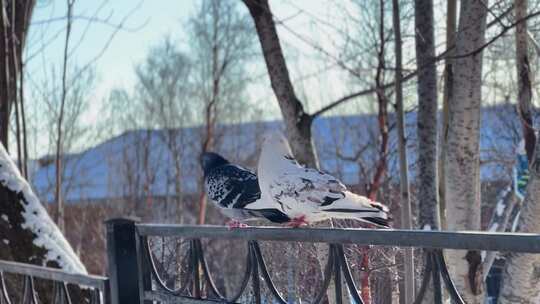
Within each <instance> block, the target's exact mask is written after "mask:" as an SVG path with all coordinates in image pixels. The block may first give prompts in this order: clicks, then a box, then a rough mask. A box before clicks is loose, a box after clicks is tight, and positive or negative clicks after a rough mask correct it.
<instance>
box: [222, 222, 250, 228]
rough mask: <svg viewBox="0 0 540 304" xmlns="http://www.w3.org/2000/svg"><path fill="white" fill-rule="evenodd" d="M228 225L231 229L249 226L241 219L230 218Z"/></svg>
mask: <svg viewBox="0 0 540 304" xmlns="http://www.w3.org/2000/svg"><path fill="white" fill-rule="evenodd" d="M226 224H227V227H228V228H229V230H231V229H235V228H246V227H249V226H248V225H246V224H244V223H242V222H240V221H239V220H230V221H228V222H227V223H226Z"/></svg>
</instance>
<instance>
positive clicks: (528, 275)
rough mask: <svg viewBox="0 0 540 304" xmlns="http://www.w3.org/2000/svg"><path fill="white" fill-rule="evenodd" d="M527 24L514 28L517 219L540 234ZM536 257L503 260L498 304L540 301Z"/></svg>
mask: <svg viewBox="0 0 540 304" xmlns="http://www.w3.org/2000/svg"><path fill="white" fill-rule="evenodd" d="M527 2H528V1H527V0H521V1H514V6H515V11H516V19H518V20H519V19H522V18H524V17H525V16H526V15H527V9H528V3H527ZM527 42H528V34H527V22H526V21H524V22H521V23H518V24H517V25H516V67H517V76H518V77H517V78H518V99H519V112H520V115H521V122H522V128H523V138H524V139H525V150H526V152H527V158H528V159H529V164H530V165H529V172H530V179H529V183H528V185H527V194H526V196H525V198H524V201H523V209H522V210H521V216H520V232H531V233H538V231H540V221H539V220H538V215H539V214H540V202H539V197H540V196H539V195H540V147H538V146H536V149H535V150H534V146H535V144H536V136H535V134H534V130H533V128H532V125H533V121H532V105H531V98H532V89H531V77H530V64H529V55H528V47H527ZM538 273H540V257H539V256H538V255H534V254H517V253H511V254H509V255H508V256H507V258H506V266H505V270H504V274H503V287H502V291H501V295H500V297H499V303H502V304H507V303H520V304H529V303H530V304H532V303H538V302H539V301H540V292H539V291H540V276H539V275H538Z"/></svg>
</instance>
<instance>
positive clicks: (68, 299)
mask: <svg viewBox="0 0 540 304" xmlns="http://www.w3.org/2000/svg"><path fill="white" fill-rule="evenodd" d="M62 289H63V290H64V297H65V299H66V302H67V303H68V304H72V302H71V296H70V295H69V289H68V286H67V284H66V282H62Z"/></svg>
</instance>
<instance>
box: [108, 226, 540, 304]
mask: <svg viewBox="0 0 540 304" xmlns="http://www.w3.org/2000/svg"><path fill="white" fill-rule="evenodd" d="M107 227H108V228H107V231H108V241H109V244H108V245H109V247H110V248H109V265H112V266H113V267H112V269H110V273H111V287H112V295H113V296H112V303H115V304H116V303H117V304H124V303H126V304H127V303H146V301H149V302H148V303H151V301H157V302H161V303H215V302H221V303H236V302H237V301H239V299H240V298H241V296H242V295H243V294H244V293H245V292H246V290H247V289H248V286H251V294H250V295H251V296H252V297H253V301H254V302H255V303H262V302H263V300H262V299H261V288H262V287H263V286H265V287H266V288H267V289H268V290H269V291H270V294H271V295H272V297H273V301H272V302H277V303H282V304H283V303H287V301H286V300H285V299H284V297H283V295H282V293H281V292H280V291H279V290H278V288H277V287H276V285H275V284H274V282H273V280H272V276H271V275H270V273H269V271H268V268H267V266H266V261H265V258H264V256H263V253H262V251H261V249H260V246H259V243H258V241H278V242H306V243H315V242H317V243H321V242H322V243H327V244H328V261H327V264H326V266H325V269H324V272H323V277H322V282H321V286H320V288H317V290H318V291H317V294H316V295H314V297H313V299H314V300H313V302H312V303H314V304H316V303H321V302H322V301H323V299H324V297H325V295H326V293H327V290H328V288H330V285H331V284H330V283H331V281H332V280H333V282H334V284H333V285H334V286H333V288H334V292H333V293H334V295H335V297H336V298H335V303H342V294H343V292H344V290H343V288H344V287H346V288H347V291H348V293H349V295H350V297H351V299H352V300H353V301H354V302H355V303H358V304H362V303H363V302H362V298H361V296H360V295H359V293H358V288H357V286H356V284H355V280H354V279H353V276H352V274H351V270H350V268H349V262H348V261H347V256H346V254H345V252H344V249H343V244H351V243H352V244H359V245H381V246H399V247H420V248H426V250H425V256H424V261H425V262H424V270H423V277H422V283H421V286H420V288H419V289H418V291H417V296H416V300H415V301H414V303H420V302H421V301H422V299H423V297H425V294H426V292H425V291H426V290H427V289H428V287H429V286H430V283H431V284H432V286H433V287H432V290H433V303H442V302H443V296H442V295H443V288H444V289H446V291H447V294H448V295H449V296H450V298H451V299H452V301H453V302H454V303H458V304H459V303H465V302H464V301H463V299H462V298H461V296H460V295H459V291H458V290H456V287H455V286H454V283H453V282H452V278H451V277H450V274H449V272H448V268H447V266H446V262H445V260H444V255H443V249H445V248H447V249H465V250H494V251H503V252H506V251H509V252H528V253H540V235H538V234H523V233H518V234H516V233H486V232H441V231H410V230H372V229H324V228H317V229H311V228H301V229H287V228H278V227H264V228H262V227H261V228H254V227H250V228H242V229H234V230H229V229H227V228H225V227H218V226H180V225H159V224H138V223H136V222H135V221H133V220H129V219H116V220H111V221H109V222H108V225H107ZM150 237H178V238H182V239H185V240H188V254H187V255H186V258H185V259H186V260H187V261H186V264H187V271H186V273H187V278H188V279H187V281H185V282H184V283H183V284H182V286H181V287H179V288H177V289H174V288H171V287H169V286H168V285H167V284H166V282H165V280H164V279H163V278H162V277H161V275H160V273H159V271H158V267H157V265H156V261H154V256H153V253H152V250H151V246H150V242H149V238H150ZM201 239H226V240H233V239H237V240H243V241H246V242H247V248H248V250H247V256H246V262H245V263H246V267H245V272H244V273H243V276H242V279H241V282H240V286H239V288H238V290H236V291H235V292H233V293H232V296H231V297H229V298H227V297H225V296H224V293H223V292H221V291H220V290H218V288H217V287H216V284H215V283H214V277H213V275H212V273H211V271H210V269H209V267H208V263H207V257H206V255H205V250H204V248H203V243H202V242H201ZM342 276H343V279H344V280H343V282H344V284H342ZM126 279H128V280H129V281H130V283H129V284H128V283H127V282H126ZM250 283H251V285H250ZM262 284H264V285H262ZM119 285H122V286H121V287H122V288H119V287H120V286H119ZM203 285H204V286H205V287H206V288H205V290H206V292H203V291H202V286H203ZM342 285H345V286H342ZM115 286H116V288H115Z"/></svg>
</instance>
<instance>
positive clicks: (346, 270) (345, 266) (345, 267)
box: [334, 244, 364, 304]
mask: <svg viewBox="0 0 540 304" xmlns="http://www.w3.org/2000/svg"><path fill="white" fill-rule="evenodd" d="M334 250H335V251H336V256H337V257H338V258H339V260H340V263H341V270H342V271H343V276H344V277H345V281H346V282H347V287H348V288H349V293H350V294H351V296H352V298H353V299H354V300H355V301H356V303H357V304H364V301H363V300H362V297H361V296H360V294H358V288H357V287H356V284H355V283H354V279H353V277H352V274H351V269H350V267H349V262H348V261H347V257H346V256H345V251H344V250H343V245H342V244H336V245H334Z"/></svg>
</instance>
